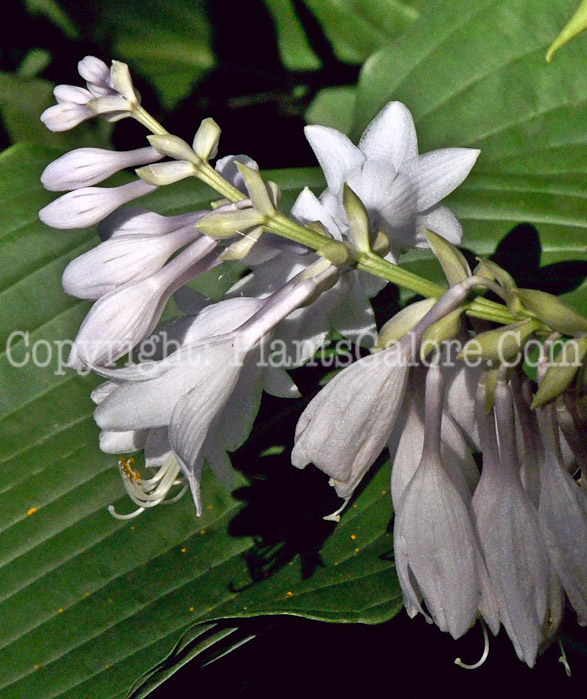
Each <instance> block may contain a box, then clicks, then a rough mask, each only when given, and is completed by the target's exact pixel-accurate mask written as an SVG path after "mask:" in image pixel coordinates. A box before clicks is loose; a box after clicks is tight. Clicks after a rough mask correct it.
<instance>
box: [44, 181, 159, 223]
mask: <svg viewBox="0 0 587 699" xmlns="http://www.w3.org/2000/svg"><path fill="white" fill-rule="evenodd" d="M156 189H157V187H155V186H153V185H151V184H147V183H146V182H143V181H142V180H135V181H134V182H129V183H128V184H123V185H120V186H119V187H83V188H82V189H76V190H74V191H73V192H68V193H67V194H63V195H62V196H60V197H59V198H58V199H55V201H52V202H51V203H50V204H48V205H47V206H45V207H44V208H43V209H41V211H39V218H40V219H41V221H43V223H46V224H47V225H48V226H52V227H53V228H61V229H63V230H69V229H73V228H85V227H86V226H92V225H93V224H94V223H98V221H101V220H102V219H103V218H106V216H108V214H111V213H112V212H113V211H114V210H115V209H117V208H118V207H119V206H122V205H123V204H127V203H128V202H129V201H132V200H133V199H138V198H139V197H144V196H145V195H146V194H150V193H151V192H154V191H155V190H156Z"/></svg>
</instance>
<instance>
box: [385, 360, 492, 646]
mask: <svg viewBox="0 0 587 699" xmlns="http://www.w3.org/2000/svg"><path fill="white" fill-rule="evenodd" d="M443 402H444V394H443V381H442V372H441V370H440V367H439V366H438V365H433V366H431V367H430V368H429V369H428V371H427V376H426V417H425V436H424V444H423V449H422V455H421V459H420V462H419V465H418V467H417V469H416V472H415V473H414V475H413V477H412V478H411V479H410V481H409V483H408V485H407V487H406V488H405V490H404V491H403V493H402V495H401V497H400V498H399V502H398V504H397V510H396V519H395V524H394V550H395V560H396V566H397V571H398V577H399V580H400V584H401V586H402V590H403V593H404V602H405V605H406V610H407V612H408V614H409V615H410V616H415V614H416V613H417V612H420V613H422V614H424V615H425V616H428V614H430V616H431V617H432V619H433V620H434V622H435V623H436V625H437V626H438V627H439V628H440V629H441V630H442V631H448V632H449V633H450V634H451V635H452V636H453V637H454V638H458V637H459V636H462V635H463V634H464V633H465V632H466V631H467V630H468V629H469V628H470V627H471V626H472V625H473V624H474V623H475V620H476V618H477V615H478V613H479V609H480V607H481V606H482V577H481V576H482V573H481V572H480V569H482V568H483V561H482V557H481V554H480V551H479V548H478V544H477V540H476V535H475V530H474V526H473V523H472V520H471V514H470V509H469V506H468V500H469V499H470V494H469V493H468V491H467V489H466V487H464V481H463V482H461V483H459V479H458V478H455V474H454V471H455V464H454V462H452V461H451V460H450V459H449V460H446V459H445V458H443V454H442V452H441V423H442V419H443ZM445 456H446V455H445ZM422 602H424V603H425V605H426V610H427V611H425V610H424V608H423V606H422Z"/></svg>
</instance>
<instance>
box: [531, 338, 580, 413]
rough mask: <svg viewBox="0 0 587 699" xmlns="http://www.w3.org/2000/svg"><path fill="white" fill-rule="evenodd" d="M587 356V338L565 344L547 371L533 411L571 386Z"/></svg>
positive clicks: (534, 402) (533, 404)
mask: <svg viewBox="0 0 587 699" xmlns="http://www.w3.org/2000/svg"><path fill="white" fill-rule="evenodd" d="M586 354H587V337H581V338H579V339H577V340H569V342H567V343H565V345H564V346H563V347H562V348H561V350H560V352H559V353H558V354H557V356H556V358H555V360H554V361H553V362H552V363H551V364H550V366H549V367H548V369H547V370H546V373H545V374H544V376H543V378H542V381H541V382H540V386H539V388H538V392H537V393H536V396H535V397H534V401H533V403H532V409H534V408H537V407H539V406H541V405H543V404H544V403H547V402H548V401H550V400H552V399H553V398H556V397H557V396H559V395H560V394H561V393H562V392H563V391H565V390H566V389H567V388H568V387H569V386H570V385H571V382H572V381H573V379H574V378H575V374H576V373H577V371H578V370H579V368H580V366H581V362H582V361H583V359H584V357H585V355H586Z"/></svg>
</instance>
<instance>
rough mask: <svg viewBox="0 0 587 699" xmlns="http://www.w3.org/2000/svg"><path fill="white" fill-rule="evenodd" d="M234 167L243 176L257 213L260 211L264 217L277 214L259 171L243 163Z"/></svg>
mask: <svg viewBox="0 0 587 699" xmlns="http://www.w3.org/2000/svg"><path fill="white" fill-rule="evenodd" d="M236 166H237V167H238V169H239V171H240V173H241V175H242V176H243V179H244V181H245V186H246V188H247V192H248V193H249V196H250V198H251V201H252V202H253V206H254V207H255V208H256V209H257V211H260V212H261V213H262V214H265V215H266V216H273V215H274V214H275V213H277V212H276V210H275V207H274V206H273V202H272V201H271V197H270V196H269V192H268V191H267V185H266V184H265V182H264V181H263V178H262V177H261V175H260V173H259V171H258V170H254V169H253V168H251V167H248V166H247V165H244V164H243V163H239V162H238V161H237V163H236Z"/></svg>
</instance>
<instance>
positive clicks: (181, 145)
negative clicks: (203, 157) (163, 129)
mask: <svg viewBox="0 0 587 699" xmlns="http://www.w3.org/2000/svg"><path fill="white" fill-rule="evenodd" d="M147 140H148V141H149V143H150V144H151V145H152V146H153V148H156V149H157V150H158V151H159V153H162V154H163V155H167V156H169V157H170V158H174V159H175V160H186V161H187V162H189V163H193V164H194V165H199V164H200V162H201V161H200V158H198V156H197V155H196V154H195V153H194V151H193V150H192V148H190V146H189V144H187V143H186V142H185V141H184V140H183V138H179V136H173V135H172V134H161V135H159V134H157V135H153V136H147Z"/></svg>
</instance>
